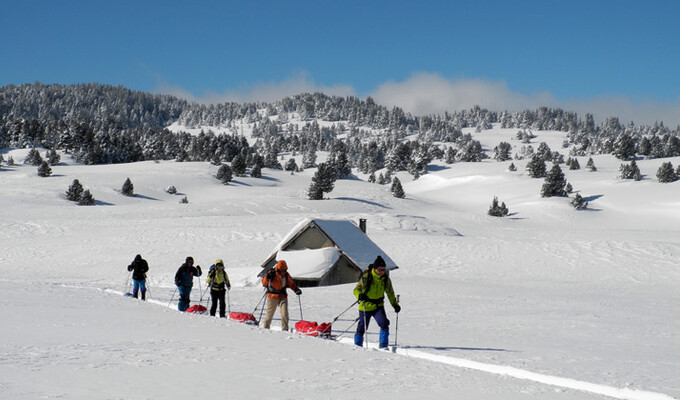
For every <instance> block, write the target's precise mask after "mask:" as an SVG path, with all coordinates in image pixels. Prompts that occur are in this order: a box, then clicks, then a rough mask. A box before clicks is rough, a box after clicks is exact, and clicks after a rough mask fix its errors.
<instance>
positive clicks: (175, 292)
mask: <svg viewBox="0 0 680 400" xmlns="http://www.w3.org/2000/svg"><path fill="white" fill-rule="evenodd" d="M178 290H179V287H177V286H175V291H174V292H172V297H170V301H168V308H170V303H172V299H174V298H175V294H177V291H178Z"/></svg>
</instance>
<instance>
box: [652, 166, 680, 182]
mask: <svg viewBox="0 0 680 400" xmlns="http://www.w3.org/2000/svg"><path fill="white" fill-rule="evenodd" d="M656 177H657V178H658V179H659V182H661V183H671V182H675V181H676V180H677V179H678V174H676V173H675V169H673V164H671V162H670V161H668V162H665V163H663V164H661V166H660V167H659V169H658V170H657V171H656Z"/></svg>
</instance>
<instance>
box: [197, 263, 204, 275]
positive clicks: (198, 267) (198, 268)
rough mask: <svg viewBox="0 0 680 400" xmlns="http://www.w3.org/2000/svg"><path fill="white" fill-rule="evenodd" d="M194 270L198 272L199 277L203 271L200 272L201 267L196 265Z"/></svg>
mask: <svg viewBox="0 0 680 400" xmlns="http://www.w3.org/2000/svg"><path fill="white" fill-rule="evenodd" d="M196 269H197V270H198V274H199V275H203V271H201V266H200V265H197V266H196Z"/></svg>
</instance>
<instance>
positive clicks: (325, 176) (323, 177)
mask: <svg viewBox="0 0 680 400" xmlns="http://www.w3.org/2000/svg"><path fill="white" fill-rule="evenodd" d="M334 182H335V174H334V172H333V170H332V168H331V167H330V166H329V165H328V164H326V163H321V164H319V167H318V169H317V171H316V173H315V174H314V176H313V177H312V183H311V184H310V185H309V190H308V191H307V194H308V196H309V199H310V200H321V199H322V198H323V194H324V193H330V192H331V191H333V188H334V187H335V183H334Z"/></svg>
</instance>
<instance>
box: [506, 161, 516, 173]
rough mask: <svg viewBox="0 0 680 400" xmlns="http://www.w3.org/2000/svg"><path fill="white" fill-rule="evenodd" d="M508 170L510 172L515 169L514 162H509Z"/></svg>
mask: <svg viewBox="0 0 680 400" xmlns="http://www.w3.org/2000/svg"><path fill="white" fill-rule="evenodd" d="M508 171H512V172H515V171H517V167H515V163H510V166H509V167H508Z"/></svg>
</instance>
